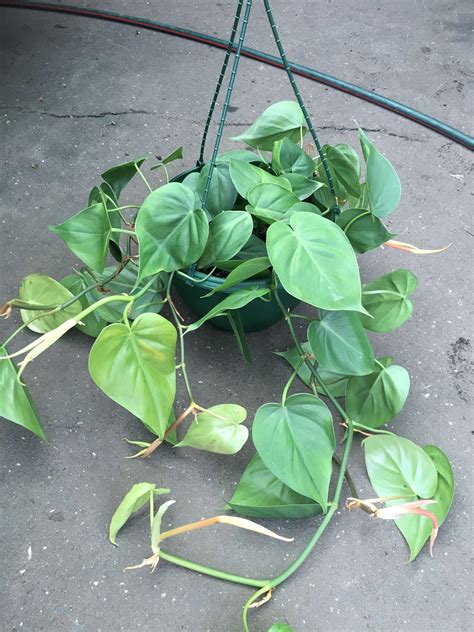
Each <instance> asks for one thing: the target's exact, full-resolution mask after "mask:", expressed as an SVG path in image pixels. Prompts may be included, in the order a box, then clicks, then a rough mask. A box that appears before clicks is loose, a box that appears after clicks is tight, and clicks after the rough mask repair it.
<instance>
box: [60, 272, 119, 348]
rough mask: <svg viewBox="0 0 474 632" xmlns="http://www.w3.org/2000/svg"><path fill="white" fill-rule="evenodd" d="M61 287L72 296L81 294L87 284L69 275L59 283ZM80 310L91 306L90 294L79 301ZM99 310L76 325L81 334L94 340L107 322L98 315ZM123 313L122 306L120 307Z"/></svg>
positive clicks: (81, 279)
mask: <svg viewBox="0 0 474 632" xmlns="http://www.w3.org/2000/svg"><path fill="white" fill-rule="evenodd" d="M61 285H64V287H65V288H67V289H68V290H69V291H70V292H71V293H72V294H73V295H74V296H75V295H77V294H79V293H80V292H82V290H84V289H85V288H86V287H87V283H86V282H85V280H84V279H83V277H82V276H80V275H79V274H70V275H68V276H66V277H64V279H63V280H62V281H61ZM79 302H80V304H81V308H82V309H86V307H89V305H92V303H94V302H95V301H94V300H93V298H92V294H91V292H87V294H84V296H81V298H80V299H79ZM98 311H99V310H95V311H93V312H92V314H89V315H88V316H86V317H85V318H82V319H81V322H80V323H78V324H77V325H76V327H77V328H78V329H79V331H82V333H84V334H86V335H88V336H92V337H93V338H96V337H97V336H98V335H99V334H100V332H101V331H102V329H103V328H104V327H105V326H106V325H107V321H106V320H105V319H104V318H102V316H101V315H100V314H98V313H97V312H98ZM122 313H123V306H122Z"/></svg>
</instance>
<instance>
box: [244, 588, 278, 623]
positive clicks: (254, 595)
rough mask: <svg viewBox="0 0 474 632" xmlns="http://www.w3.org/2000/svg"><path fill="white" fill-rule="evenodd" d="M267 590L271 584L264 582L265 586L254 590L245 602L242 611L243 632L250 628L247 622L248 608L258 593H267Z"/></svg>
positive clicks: (269, 589) (258, 595)
mask: <svg viewBox="0 0 474 632" xmlns="http://www.w3.org/2000/svg"><path fill="white" fill-rule="evenodd" d="M269 591H271V586H270V585H269V584H266V585H265V586H262V587H261V588H260V589H259V590H257V592H254V594H253V595H252V596H251V597H250V598H249V599H248V600H247V601H246V602H245V605H244V609H243V611H242V622H243V624H244V631H245V632H249V630H250V628H249V625H248V622H247V613H248V609H249V608H250V606H251V605H252V604H253V603H254V602H255V601H257V599H258V598H259V597H260V595H264V594H265V593H268V592H269Z"/></svg>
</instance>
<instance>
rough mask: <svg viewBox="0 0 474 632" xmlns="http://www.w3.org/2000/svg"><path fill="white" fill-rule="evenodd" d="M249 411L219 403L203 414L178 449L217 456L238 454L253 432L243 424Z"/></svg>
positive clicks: (234, 405) (178, 445) (193, 424)
mask: <svg viewBox="0 0 474 632" xmlns="http://www.w3.org/2000/svg"><path fill="white" fill-rule="evenodd" d="M246 417H247V411H246V410H245V408H243V407H242V406H239V405H238V404H217V405H216V406H211V407H210V408H209V409H208V411H206V412H200V413H199V414H198V415H197V417H196V419H195V421H193V423H192V424H191V425H190V426H189V429H188V431H187V432H186V434H185V436H184V438H183V440H182V441H180V442H179V443H178V444H177V445H176V447H185V446H188V447H191V448H197V449H198V450H207V451H208V452H215V453H217V454H235V453H236V452H238V451H239V450H240V449H241V448H242V446H243V445H244V443H245V442H246V441H247V439H248V436H249V431H248V429H247V427H246V426H243V425H241V424H242V422H243V421H245V418H246Z"/></svg>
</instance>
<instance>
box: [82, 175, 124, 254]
mask: <svg viewBox="0 0 474 632" xmlns="http://www.w3.org/2000/svg"><path fill="white" fill-rule="evenodd" d="M101 203H102V204H103V205H104V206H105V208H106V209H107V210H111V209H114V208H117V206H118V202H117V198H116V197H115V193H114V192H113V190H112V188H111V187H110V186H109V185H108V184H107V182H101V184H100V186H99V187H93V188H92V189H91V191H90V193H89V199H88V202H87V206H93V205H94V204H101ZM108 218H109V222H110V226H111V227H112V228H121V226H122V220H121V218H120V215H119V214H118V213H114V212H111V213H108ZM110 241H111V242H113V243H114V244H116V245H117V246H118V247H120V233H110ZM109 247H110V244H109ZM112 254H113V253H112Z"/></svg>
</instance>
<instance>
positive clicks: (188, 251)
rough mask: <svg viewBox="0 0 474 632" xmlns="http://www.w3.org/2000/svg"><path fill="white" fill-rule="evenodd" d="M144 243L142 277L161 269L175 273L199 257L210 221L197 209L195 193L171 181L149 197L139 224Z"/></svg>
mask: <svg viewBox="0 0 474 632" xmlns="http://www.w3.org/2000/svg"><path fill="white" fill-rule="evenodd" d="M135 231H136V233H137V237H138V241H139V243H140V273H139V277H140V279H143V278H144V277H146V276H150V275H152V274H156V273H157V272H162V271H164V272H174V271H176V270H179V269H181V268H186V267H187V266H189V265H191V264H192V263H194V262H195V261H197V260H198V259H199V257H200V256H201V255H202V253H203V251H204V248H205V246H206V243H207V238H208V235H209V224H208V222H207V217H206V213H205V211H204V210H203V209H202V208H195V200H194V194H193V192H192V191H191V190H190V189H188V187H186V186H185V185H184V184H179V183H177V182H171V183H170V184H165V185H164V186H162V187H160V188H159V189H156V190H155V191H153V192H152V193H150V195H148V196H147V197H146V198H145V201H144V202H143V204H142V206H141V207H140V210H139V211H138V217H137V220H136V223H135Z"/></svg>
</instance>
